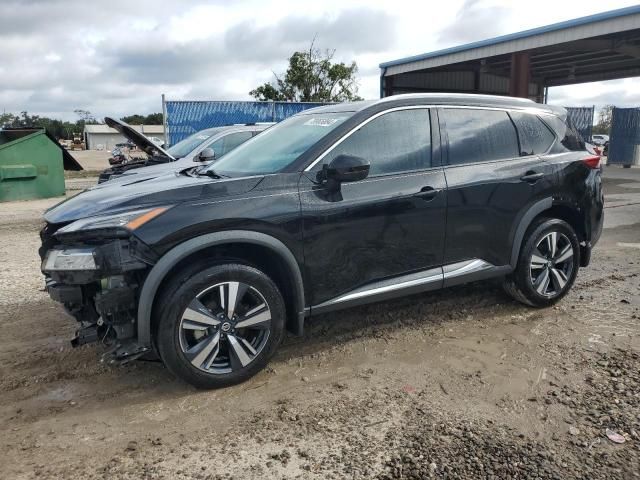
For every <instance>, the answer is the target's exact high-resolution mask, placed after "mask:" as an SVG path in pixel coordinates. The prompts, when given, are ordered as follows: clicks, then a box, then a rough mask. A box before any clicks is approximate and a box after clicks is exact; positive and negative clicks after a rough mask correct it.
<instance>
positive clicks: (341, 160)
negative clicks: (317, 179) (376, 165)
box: [322, 154, 371, 185]
mask: <svg viewBox="0 0 640 480" xmlns="http://www.w3.org/2000/svg"><path fill="white" fill-rule="evenodd" d="M370 167H371V164H370V163H369V160H365V159H364V158H361V157H356V156H354V155H344V154H343V155H338V156H337V157H336V158H334V159H333V160H332V161H331V163H330V164H329V165H325V166H324V168H323V171H322V176H323V177H324V178H325V179H326V180H328V181H329V182H332V183H336V184H338V185H339V184H340V183H342V182H357V181H358V180H364V179H365V178H367V176H368V175H369V169H370Z"/></svg>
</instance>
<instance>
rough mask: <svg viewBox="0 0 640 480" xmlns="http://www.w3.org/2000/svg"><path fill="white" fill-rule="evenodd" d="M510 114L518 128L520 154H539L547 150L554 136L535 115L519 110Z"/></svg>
mask: <svg viewBox="0 0 640 480" xmlns="http://www.w3.org/2000/svg"><path fill="white" fill-rule="evenodd" d="M510 115H511V118H512V119H513V123H515V124H516V128H517V129H518V137H519V138H520V155H522V156H525V155H540V154H542V153H545V152H546V151H547V150H549V147H551V144H552V143H553V141H554V140H555V136H554V135H553V133H552V132H551V130H549V128H548V127H547V126H546V125H545V124H544V123H542V121H541V120H540V119H539V118H538V117H537V116H535V115H532V114H530V113H521V112H511V113H510Z"/></svg>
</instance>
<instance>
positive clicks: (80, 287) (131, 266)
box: [41, 236, 155, 362]
mask: <svg viewBox="0 0 640 480" xmlns="http://www.w3.org/2000/svg"><path fill="white" fill-rule="evenodd" d="M43 245H44V242H43ZM41 256H42V272H43V274H44V275H45V279H46V290H47V292H48V293H49V296H50V297H51V298H52V299H53V300H55V301H57V302H59V303H61V304H62V305H63V306H64V308H65V310H66V311H67V312H68V313H69V314H70V315H71V316H73V317H74V318H75V319H76V320H77V321H78V322H79V323H80V327H79V328H78V330H77V332H76V336H75V337H74V338H73V339H72V340H71V344H72V345H73V346H74V347H77V346H80V345H83V344H86V343H91V342H101V343H103V344H105V345H107V346H108V347H109V349H108V350H107V352H106V353H105V354H104V356H103V359H104V360H106V361H110V362H126V361H129V360H133V359H135V358H138V357H140V356H142V355H144V354H145V353H147V352H148V351H149V350H150V348H149V346H143V345H139V344H138V343H137V341H136V318H137V305H138V297H139V291H140V287H141V286H142V284H143V283H144V279H145V277H146V274H147V272H148V271H149V269H150V267H151V265H153V263H155V261H154V260H155V259H154V258H153V254H152V253H151V251H150V250H149V249H148V247H146V246H145V245H144V244H142V242H140V241H139V240H138V239H137V238H135V237H133V236H131V237H129V238H113V239H103V240H101V241H100V242H98V241H97V240H96V239H93V240H87V241H84V242H80V241H77V240H76V241H73V242H69V243H59V244H56V245H55V246H53V247H51V248H49V249H47V250H46V251H41Z"/></svg>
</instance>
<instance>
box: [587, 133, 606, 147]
mask: <svg viewBox="0 0 640 480" xmlns="http://www.w3.org/2000/svg"><path fill="white" fill-rule="evenodd" d="M591 140H592V142H591V143H593V144H594V145H598V146H600V145H604V144H605V143H607V142H608V141H609V135H601V134H596V135H591Z"/></svg>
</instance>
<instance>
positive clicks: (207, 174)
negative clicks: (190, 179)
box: [194, 169, 231, 178]
mask: <svg viewBox="0 0 640 480" xmlns="http://www.w3.org/2000/svg"><path fill="white" fill-rule="evenodd" d="M194 173H195V174H196V175H198V176H200V177H209V178H231V177H229V175H222V174H221V173H216V172H215V171H214V170H211V169H206V170H199V171H196V172H194Z"/></svg>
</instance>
